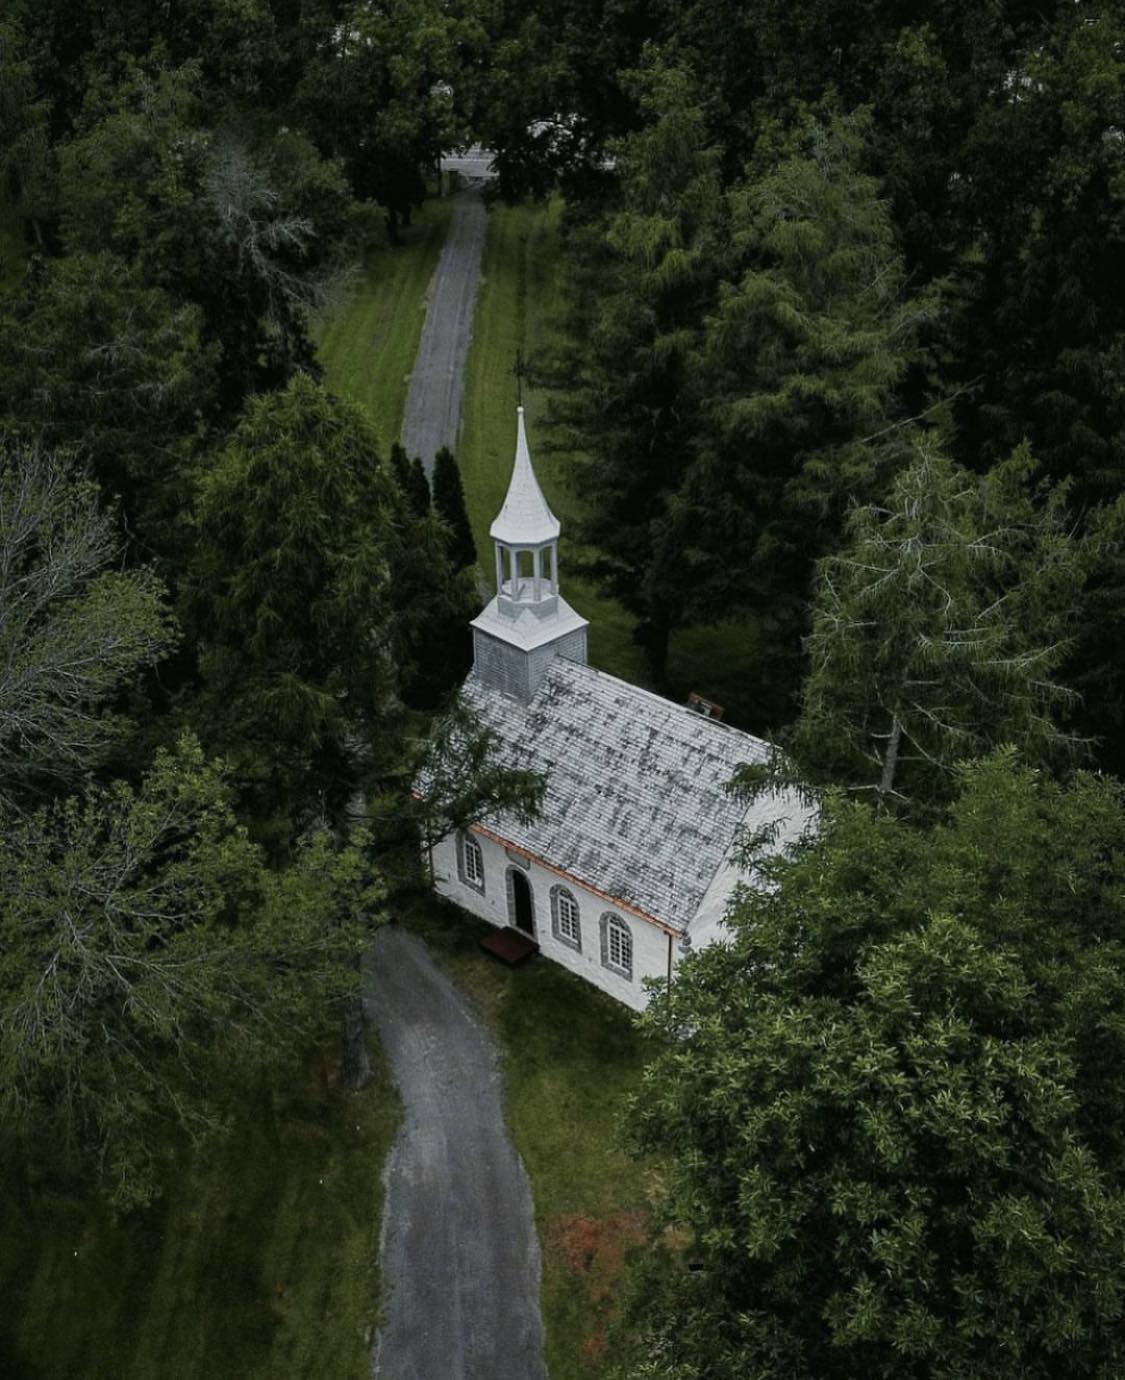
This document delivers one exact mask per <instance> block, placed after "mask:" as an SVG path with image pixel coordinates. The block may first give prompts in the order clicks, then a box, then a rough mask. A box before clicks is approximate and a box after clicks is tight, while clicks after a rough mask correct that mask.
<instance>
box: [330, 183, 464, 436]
mask: <svg viewBox="0 0 1125 1380" xmlns="http://www.w3.org/2000/svg"><path fill="white" fill-rule="evenodd" d="M452 214H453V202H452V200H450V199H449V198H445V199H436V198H434V199H431V200H429V201H426V202H424V203H423V204H422V207H421V209H420V210H419V211H418V212H417V213H416V214H415V216H414V223H413V224H412V225H411V226H410V227H409V228H407V229H405V230H403V232H402V241H403V242H402V244H401V245H399V246H398V248H395V249H392V248H391V247H390V246H381V247H379V248H377V249H372V250H371V251H370V252H369V253H368V255H367V258H366V260H365V262H364V264H363V266H362V268H361V270H360V271H359V272H358V274H357V275H356V277H355V278H354V279H353V280H352V281H351V282H349V283H348V285H347V287H346V289H345V290H344V291H343V292H342V293H341V295H340V297H339V299H338V300H337V301H335V302H334V303H333V304H332V305H331V306H330V307H329V308H327V309H326V311H325V312H324V314H323V315H322V317H321V320H320V321H319V322H318V324H317V329H316V333H315V334H316V342H317V353H318V355H319V358H320V362H321V363H322V364H323V365H324V372H325V379H326V382H327V383H328V386H329V387H330V388H331V389H332V390H333V392H335V393H338V394H339V395H340V396H341V397H344V398H348V399H350V400H351V401H352V402H354V403H358V404H359V406H360V407H361V408H363V410H364V411H365V412H366V413H367V415H368V416H369V417H370V418H371V420H372V421H373V422H374V423H375V426H376V428H377V430H378V432H379V437H380V440H381V441H382V442H383V446H384V449H389V447H390V446H391V445H392V443H393V442H395V441H397V440H398V438H399V433H400V432H401V430H402V415H403V411H404V409H405V407H406V392H407V386H408V383H409V379H410V371H411V370H412V369H413V368H414V359H415V356H416V355H417V353H418V341H419V338H420V337H421V334H422V323H423V321H424V320H425V316H426V292H427V289H428V288H429V285H430V279H431V278H432V277H433V274H434V269H435V268H436V267H437V261H438V258H439V256H440V254H441V247H442V245H443V244H444V242H445V232H446V230H447V228H448V226H449V220H450V217H451V216H452Z"/></svg>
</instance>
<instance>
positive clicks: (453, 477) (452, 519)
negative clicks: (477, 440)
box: [434, 446, 477, 570]
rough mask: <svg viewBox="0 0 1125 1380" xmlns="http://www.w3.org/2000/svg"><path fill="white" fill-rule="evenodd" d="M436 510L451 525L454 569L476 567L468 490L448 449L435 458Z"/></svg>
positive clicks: (451, 551)
mask: <svg viewBox="0 0 1125 1380" xmlns="http://www.w3.org/2000/svg"><path fill="white" fill-rule="evenodd" d="M434 507H435V508H436V509H437V510H438V513H439V514H440V515H441V516H442V517H443V518H444V519H445V521H446V522H447V523H448V524H449V559H450V560H451V561H452V562H453V568H454V569H455V570H464V568H465V567H466V566H470V565H473V564H475V562H476V559H477V549H476V546H475V544H474V543H473V529H472V528H471V527H470V526H469V514H468V512H467V511H466V509H465V490H464V487H463V486H462V484H461V475H460V472H459V471H458V469H457V461H456V460H455V459H454V458H453V452H452V451H451V450H450V449H449V447H448V446H442V448H441V450H439V451H438V453H437V454H436V455H435V456H434Z"/></svg>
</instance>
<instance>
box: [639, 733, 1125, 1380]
mask: <svg viewBox="0 0 1125 1380" xmlns="http://www.w3.org/2000/svg"><path fill="white" fill-rule="evenodd" d="M1123 856H1125V798H1123V796H1122V790H1121V787H1120V785H1119V784H1117V783H1116V782H1113V781H1111V780H1109V779H1106V778H1101V777H1090V776H1080V777H1078V778H1077V779H1076V780H1074V781H1073V782H1072V783H1070V784H1068V785H1060V784H1057V783H1055V782H1053V781H1052V780H1051V779H1050V778H1047V777H1044V776H1042V775H1041V774H1038V773H1036V772H1033V771H1031V770H1029V769H1027V768H1023V767H1020V766H1018V765H1017V764H1016V762H1015V761H1014V759H1013V757H1012V755H1011V754H1002V755H1000V756H997V757H995V758H993V759H990V760H988V761H987V762H984V763H981V764H978V765H976V766H974V767H972V768H971V769H968V770H966V771H965V772H964V773H963V774H962V778H961V784H960V790H959V792H958V795H957V799H956V801H955V803H954V804H953V806H952V809H951V813H950V815H949V818H948V820H947V821H946V822H944V823H942V824H940V825H939V826H938V827H936V828H934V829H932V830H928V831H926V830H919V829H917V828H915V827H914V826H912V825H909V824H906V823H904V822H902V821H900V820H897V819H895V818H894V817H893V816H892V815H889V814H886V813H880V812H877V811H874V810H872V809H871V808H870V807H869V806H867V805H861V804H858V803H854V802H848V801H846V800H844V799H843V798H841V797H839V796H832V797H830V798H829V799H828V801H827V802H826V804H825V808H824V811H823V813H822V817H821V827H820V836H819V838H818V839H817V840H816V841H815V842H813V843H811V844H809V845H807V846H806V847H805V848H804V849H803V850H802V851H800V852H798V853H797V854H796V855H795V856H792V857H787V858H780V859H778V858H775V859H773V860H768V861H762V862H759V872H758V881H757V883H756V884H755V885H754V886H753V887H752V889H751V890H749V891H748V892H746V893H744V894H743V896H742V897H741V898H740V899H739V900H738V902H737V903H736V905H735V908H734V910H733V913H732V917H731V922H730V923H731V926H732V929H733V938H732V942H731V943H730V944H717V945H714V946H712V947H710V948H708V949H706V950H705V951H702V952H701V953H699V954H698V955H696V956H695V957H693V958H689V959H688V960H686V961H685V962H684V963H683V964H682V965H681V966H680V969H679V972H678V975H677V977H676V980H675V982H674V983H673V986H672V990H671V992H670V993H663V992H662V993H660V994H658V995H657V997H656V1000H655V1002H654V1004H653V1006H652V1007H651V1008H650V1014H649V1015H648V1016H647V1017H646V1024H647V1026H648V1029H649V1031H650V1032H651V1033H652V1034H654V1035H655V1034H657V1033H658V1032H667V1031H668V1030H669V1029H673V1030H676V1031H678V1032H679V1033H678V1035H677V1036H675V1037H674V1038H672V1039H670V1041H669V1043H668V1045H667V1046H666V1048H665V1050H664V1052H662V1053H661V1054H659V1055H658V1056H657V1057H656V1059H655V1060H654V1061H653V1062H652V1063H651V1064H650V1066H649V1068H648V1069H647V1070H646V1073H645V1078H644V1083H643V1086H642V1089H641V1091H640V1092H639V1094H638V1095H637V1097H636V1099H635V1103H634V1106H633V1110H632V1125H633V1128H634V1131H635V1134H636V1137H637V1141H638V1144H639V1145H640V1146H641V1147H642V1148H644V1149H645V1150H648V1151H651V1152H654V1153H656V1154H658V1155H660V1156H661V1157H662V1161H663V1162H664V1163H666V1164H667V1165H668V1166H669V1177H668V1190H669V1196H668V1199H667V1204H666V1211H667V1218H668V1220H669V1222H670V1223H671V1224H675V1225H677V1226H678V1227H679V1228H680V1230H679V1233H678V1237H679V1240H680V1241H681V1242H682V1241H684V1240H685V1229H686V1233H687V1240H688V1241H689V1244H688V1245H686V1247H681V1250H680V1251H679V1252H674V1251H669V1250H665V1251H663V1252H662V1253H661V1254H660V1256H659V1258H658V1259H657V1260H656V1262H655V1263H654V1266H653V1268H652V1269H651V1270H650V1271H649V1273H648V1277H647V1279H646V1280H645V1281H644V1285H643V1288H642V1290H641V1292H640V1293H639V1295H638V1297H637V1300H636V1303H635V1306H634V1308H633V1311H632V1315H631V1325H632V1329H633V1331H634V1341H633V1358H634V1363H633V1365H632V1367H631V1368H630V1369H629V1372H628V1373H629V1374H630V1375H631V1376H633V1377H636V1380H642V1377H643V1380H673V1377H674V1380H702V1377H704V1376H706V1377H707V1380H744V1378H745V1377H746V1376H750V1375H753V1376H758V1377H762V1378H763V1380H767V1378H768V1377H777V1380H853V1377H855V1376H856V1375H858V1374H864V1375H868V1376H872V1377H882V1378H883V1380H933V1377H935V1376H943V1377H950V1380H952V1377H969V1376H984V1375H987V1376H989V1377H995V1378H996V1380H1008V1378H1009V1377H1010V1380H1016V1378H1017V1377H1019V1380H1035V1378H1036V1377H1041V1378H1042V1380H1054V1377H1057V1376H1059V1375H1067V1376H1074V1377H1097V1380H1111V1377H1113V1376H1115V1375H1116V1374H1118V1373H1119V1372H1120V1371H1121V1369H1122V1367H1123V1366H1125V1340H1123V1337H1125V1333H1123V1330H1122V1316H1123V1305H1122V1299H1123V1297H1125V1259H1123V1256H1122V1252H1121V1234H1122V1231H1123V1230H1125V1180H1123V1171H1125V1110H1123V1109H1125V1083H1123V1078H1125V1074H1123V1070H1125V1023H1123V1021H1122V1017H1121V1012H1122V1010H1123V1009H1125V986H1123V984H1125V977H1123V974H1125V911H1123V909H1122V897H1123V896H1125V888H1123V887H1122V881H1123V876H1122V863H1121V859H1122V857H1123ZM689 1264H690V1265H691V1267H692V1268H690V1269H689V1268H686V1266H687V1265H689Z"/></svg>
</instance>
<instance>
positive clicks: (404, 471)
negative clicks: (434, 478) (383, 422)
mask: <svg viewBox="0 0 1125 1380" xmlns="http://www.w3.org/2000/svg"><path fill="white" fill-rule="evenodd" d="M391 469H392V471H393V472H394V476H395V479H396V480H397V481H398V487H399V488H400V489H401V490H402V492H403V495H404V496H405V497H406V499H407V500H408V501H409V503H410V506H411V508H413V510H414V512H415V514H416V515H417V516H418V517H425V516H426V514H427V513H428V512H429V511H430V502H431V499H430V481H429V480H428V479H427V478H426V471H425V470H424V469H423V468H422V461H421V459H420V458H419V457H418V456H417V455H416V456H415V457H414V459H413V460H410V459H408V458H407V454H406V449H405V447H404V446H403V445H402V443H401V441H396V442H395V443H394V445H393V446H392V447H391Z"/></svg>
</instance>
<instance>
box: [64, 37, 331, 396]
mask: <svg viewBox="0 0 1125 1380" xmlns="http://www.w3.org/2000/svg"><path fill="white" fill-rule="evenodd" d="M59 164H60V184H61V196H62V203H63V207H64V213H63V217H62V231H63V236H64V240H65V243H66V246H67V248H68V250H69V251H70V252H72V253H75V252H83V251H85V252H96V251H97V250H100V249H109V250H111V251H112V252H113V253H115V254H117V255H119V256H120V257H122V258H124V259H126V260H128V261H129V262H130V263H131V264H134V265H135V267H136V269H137V271H138V273H139V274H140V276H141V278H142V280H143V281H144V283H145V284H146V285H148V286H157V287H161V288H164V289H166V290H167V291H170V292H172V293H174V294H175V295H176V296H178V297H180V298H184V299H187V300H188V301H190V302H192V303H194V304H196V305H197V306H198V307H199V308H200V310H201V311H202V313H203V322H204V339H205V340H206V341H207V342H208V343H211V342H215V343H216V344H217V346H218V348H219V350H220V352H221V357H222V367H221V370H220V383H221V388H222V393H221V396H222V400H223V402H224V404H225V406H226V407H227V408H228V409H229V410H231V411H234V410H236V409H237V407H238V406H239V404H240V403H241V401H242V399H243V398H244V397H245V395H246V394H247V393H248V392H251V391H253V390H254V389H256V388H261V387H264V386H277V385H278V384H279V383H283V382H284V381H285V379H286V378H288V377H289V375H290V374H291V373H292V372H293V370H294V368H296V367H298V366H300V365H302V364H309V363H311V359H312V350H311V346H310V344H309V342H308V337H307V320H306V314H307V311H308V309H309V307H310V306H312V305H314V304H315V303H316V302H317V301H319V300H320V296H321V293H322V291H323V288H324V286H325V280H326V277H327V276H328V275H329V274H330V273H331V272H332V270H333V269H334V268H335V267H336V264H337V259H338V256H339V254H340V253H341V250H342V249H345V248H346V247H347V246H346V236H347V233H348V231H349V229H350V228H351V226H352V220H351V217H352V207H351V203H350V200H349V195H348V191H347V187H346V184H345V183H344V180H343V177H342V174H341V173H340V171H339V169H338V168H336V167H333V166H331V165H328V164H325V163H323V162H322V161H321V160H320V159H319V158H318V156H317V155H316V153H315V151H314V150H313V149H312V148H311V146H310V145H309V144H308V143H307V141H305V140H302V139H300V138H299V137H297V136H295V135H291V134H284V135H282V136H278V137H277V138H276V139H274V140H273V141H270V142H267V143H263V144H262V145H261V146H258V147H255V146H254V145H253V144H252V142H251V141H250V140H249V138H248V137H247V136H246V135H244V134H243V133H242V132H241V131H239V130H236V129H224V130H213V129H210V128H208V127H207V124H206V122H205V98H204V92H203V90H202V89H201V80H200V74H199V69H198V65H197V64H195V63H187V64H185V65H184V66H183V67H180V68H178V69H174V70H169V69H165V68H161V67H156V68H155V69H154V70H149V69H148V68H146V67H138V68H136V69H134V70H132V71H131V72H130V74H129V77H128V79H126V80H124V81H122V82H121V83H120V84H119V85H117V86H114V87H111V88H110V89H109V90H108V91H104V92H103V91H99V90H96V89H92V90H91V92H90V95H89V98H88V100H87V103H86V107H85V109H84V111H83V118H82V122H81V124H80V126H79V128H78V130H77V131H76V133H75V135H74V136H73V137H72V138H71V139H69V140H68V141H66V143H65V144H63V145H62V146H61V147H60V150H59ZM342 241H343V243H342Z"/></svg>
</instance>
